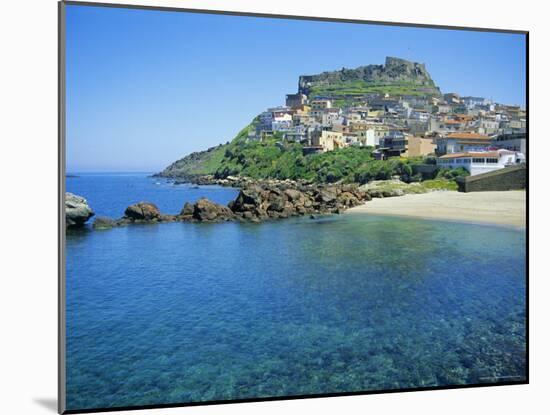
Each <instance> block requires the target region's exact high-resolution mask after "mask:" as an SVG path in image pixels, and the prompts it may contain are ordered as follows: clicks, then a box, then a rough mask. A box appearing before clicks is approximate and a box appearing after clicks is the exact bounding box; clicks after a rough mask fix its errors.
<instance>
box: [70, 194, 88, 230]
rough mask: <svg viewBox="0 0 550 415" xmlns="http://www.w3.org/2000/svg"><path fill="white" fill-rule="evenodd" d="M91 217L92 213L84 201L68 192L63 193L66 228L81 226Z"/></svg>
mask: <svg viewBox="0 0 550 415" xmlns="http://www.w3.org/2000/svg"><path fill="white" fill-rule="evenodd" d="M92 216H94V212H93V211H92V209H91V208H90V206H89V205H88V202H87V201H86V199H84V198H83V197H82V196H77V195H74V194H72V193H69V192H67V193H65V221H66V224H67V226H71V227H77V226H83V225H84V224H85V223H86V221H87V220H88V219H90V218H91V217H92Z"/></svg>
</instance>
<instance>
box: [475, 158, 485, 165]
mask: <svg viewBox="0 0 550 415" xmlns="http://www.w3.org/2000/svg"><path fill="white" fill-rule="evenodd" d="M473 162H474V163H482V164H483V163H485V159H484V158H474V159H473Z"/></svg>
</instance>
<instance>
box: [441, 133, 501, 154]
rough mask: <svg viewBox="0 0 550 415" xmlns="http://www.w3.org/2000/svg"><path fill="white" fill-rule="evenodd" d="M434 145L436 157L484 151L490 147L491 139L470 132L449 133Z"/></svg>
mask: <svg viewBox="0 0 550 415" xmlns="http://www.w3.org/2000/svg"><path fill="white" fill-rule="evenodd" d="M436 144H437V148H436V154H437V155H444V154H448V153H463V152H472V151H486V150H488V149H489V148H490V147H491V137H489V136H487V135H482V134H477V133H471V132H460V133H450V134H447V135H446V136H445V137H441V138H438V139H437V140H436Z"/></svg>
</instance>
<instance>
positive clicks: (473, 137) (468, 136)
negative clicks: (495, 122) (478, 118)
mask: <svg viewBox="0 0 550 415" xmlns="http://www.w3.org/2000/svg"><path fill="white" fill-rule="evenodd" d="M446 138H464V139H468V140H487V141H489V140H491V137H489V136H487V135H481V134H476V133H451V134H449V135H447V136H446Z"/></svg>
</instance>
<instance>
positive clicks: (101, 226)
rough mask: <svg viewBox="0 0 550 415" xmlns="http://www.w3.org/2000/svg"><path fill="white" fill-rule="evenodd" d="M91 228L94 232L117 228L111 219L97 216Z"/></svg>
mask: <svg viewBox="0 0 550 415" xmlns="http://www.w3.org/2000/svg"><path fill="white" fill-rule="evenodd" d="M92 226H93V228H94V229H96V230H106V229H111V228H113V227H115V226H117V222H116V221H115V220H114V219H111V218H107V217H104V216H98V217H97V218H96V219H95V220H94V224H93V225H92Z"/></svg>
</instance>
